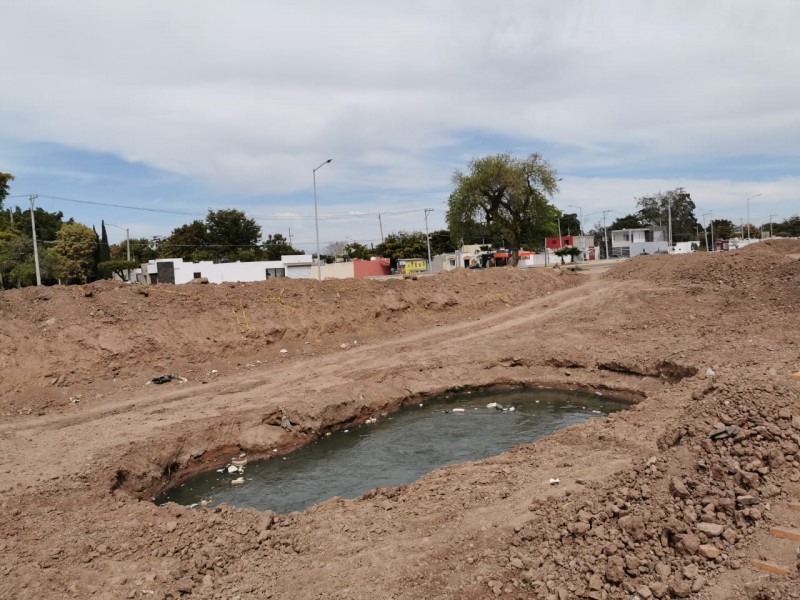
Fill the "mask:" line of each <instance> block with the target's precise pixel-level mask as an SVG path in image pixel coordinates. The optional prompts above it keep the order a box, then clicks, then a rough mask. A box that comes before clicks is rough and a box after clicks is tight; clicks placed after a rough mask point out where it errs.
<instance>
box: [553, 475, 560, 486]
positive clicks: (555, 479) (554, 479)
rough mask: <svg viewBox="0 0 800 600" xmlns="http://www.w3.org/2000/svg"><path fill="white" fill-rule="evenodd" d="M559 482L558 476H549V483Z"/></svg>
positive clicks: (555, 483) (556, 483)
mask: <svg viewBox="0 0 800 600" xmlns="http://www.w3.org/2000/svg"><path fill="white" fill-rule="evenodd" d="M559 483H561V480H560V479H559V478H558V477H551V478H550V485H558V484H559Z"/></svg>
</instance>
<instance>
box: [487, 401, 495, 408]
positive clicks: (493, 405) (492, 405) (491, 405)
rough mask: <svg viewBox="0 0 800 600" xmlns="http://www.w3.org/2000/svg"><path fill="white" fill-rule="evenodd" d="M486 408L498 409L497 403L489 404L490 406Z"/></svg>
mask: <svg viewBox="0 0 800 600" xmlns="http://www.w3.org/2000/svg"><path fill="white" fill-rule="evenodd" d="M486 408H497V402H489V404H487V405H486Z"/></svg>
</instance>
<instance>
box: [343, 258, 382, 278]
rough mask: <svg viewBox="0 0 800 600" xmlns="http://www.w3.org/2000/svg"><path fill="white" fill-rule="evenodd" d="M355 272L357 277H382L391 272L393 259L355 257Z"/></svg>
mask: <svg viewBox="0 0 800 600" xmlns="http://www.w3.org/2000/svg"><path fill="white" fill-rule="evenodd" d="M352 265H353V272H354V275H355V276H356V277H381V276H384V275H389V274H390V273H391V261H390V260H389V259H388V258H375V259H374V260H359V259H357V258H354V259H353V262H352Z"/></svg>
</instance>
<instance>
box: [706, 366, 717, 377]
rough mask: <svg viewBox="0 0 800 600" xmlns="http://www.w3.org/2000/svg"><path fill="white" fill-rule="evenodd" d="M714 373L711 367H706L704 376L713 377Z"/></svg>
mask: <svg viewBox="0 0 800 600" xmlns="http://www.w3.org/2000/svg"><path fill="white" fill-rule="evenodd" d="M714 375H716V373H715V372H714V369H712V368H711V367H708V368H707V369H706V377H713V376H714Z"/></svg>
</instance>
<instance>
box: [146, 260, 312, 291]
mask: <svg viewBox="0 0 800 600" xmlns="http://www.w3.org/2000/svg"><path fill="white" fill-rule="evenodd" d="M287 259H288V260H287ZM159 263H161V268H160V269H159ZM169 263H171V264H172V271H173V273H174V275H173V276H174V280H175V281H174V283H175V284H176V285H180V284H184V283H189V282H190V281H192V280H193V279H194V278H195V275H197V276H199V277H205V278H207V279H208V282H209V283H225V282H240V281H265V280H267V279H271V278H273V277H276V276H280V273H281V272H283V276H284V277H290V278H295V279H307V278H310V277H311V257H308V256H300V255H298V256H283V257H281V260H262V261H255V262H234V263H214V262H212V261H200V262H184V261H183V259H180V258H165V259H161V258H159V259H157V260H151V261H150V262H148V263H145V264H143V265H142V268H141V269H137V271H138V273H137V281H139V282H140V283H145V284H149V283H153V279H158V282H159V283H165V281H163V278H161V279H159V278H154V277H153V275H156V274H157V273H158V272H159V270H160V271H161V272H162V273H167V272H168V271H169V269H168V268H166V267H167V266H168V264H169ZM268 269H269V270H270V274H269V277H268V276H267V270H268Z"/></svg>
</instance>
